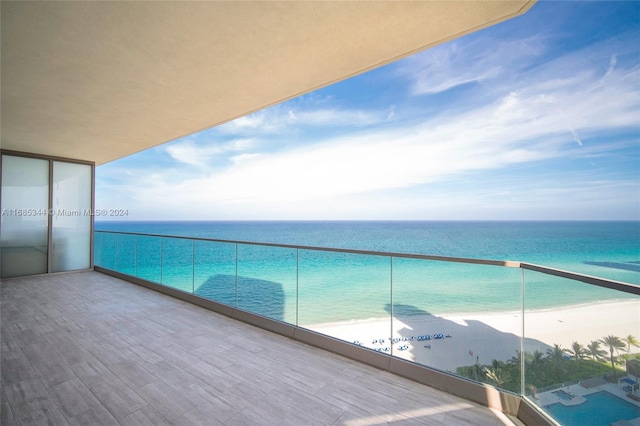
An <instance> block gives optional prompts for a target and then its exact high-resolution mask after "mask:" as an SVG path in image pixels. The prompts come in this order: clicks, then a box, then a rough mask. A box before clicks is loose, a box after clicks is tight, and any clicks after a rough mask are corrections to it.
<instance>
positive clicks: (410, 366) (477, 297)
mask: <svg viewBox="0 0 640 426" xmlns="http://www.w3.org/2000/svg"><path fill="white" fill-rule="evenodd" d="M95 263H96V269H98V270H100V271H103V272H107V273H109V274H113V275H114V276H117V277H121V278H124V279H127V280H130V281H132V282H136V283H138V284H141V285H143V286H147V287H149V288H153V289H155V290H158V291H161V292H165V293H167V294H170V295H172V296H175V297H178V298H181V299H184V300H186V301H189V302H191V303H195V304H198V305H201V306H204V307H207V308H209V309H212V310H214V311H217V312H220V313H223V314H225V315H227V316H230V317H232V318H236V319H239V320H241V321H244V322H247V323H250V324H253V325H257V326H259V327H261V328H264V329H267V330H270V331H273V332H275V333H278V334H282V335H284V336H287V337H290V338H292V339H294V340H299V341H301V342H303V343H307V344H311V345H314V346H318V347H320V348H323V349H326V350H329V351H332V352H335V353H338V354H342V355H345V356H347V357H349V358H352V359H355V360H357V361H360V362H363V363H366V364H369V365H371V366H374V367H376V368H379V369H382V370H387V371H389V372H392V373H395V374H398V375H401V376H404V377H407V378H410V379H412V380H414V381H417V382H420V383H423V384H427V385H429V386H433V387H436V388H439V389H441V390H444V391H446V392H448V393H450V394H454V395H459V396H463V397H464V398H467V399H470V400H473V401H475V402H478V403H480V404H482V405H485V406H488V407H492V408H495V409H498V410H502V411H503V412H505V413H508V414H510V415H514V416H516V415H517V416H518V417H520V418H521V419H522V420H524V421H525V422H535V423H539V422H541V421H551V420H550V419H548V418H546V414H544V413H550V414H551V415H552V416H554V417H555V418H556V419H557V420H559V421H560V422H561V423H562V424H572V423H571V421H572V419H573V418H574V417H575V413H573V412H570V411H567V410H568V407H574V408H576V411H577V412H579V413H581V415H588V416H593V415H594V414H593V412H594V411H595V412H600V411H601V410H599V408H598V407H599V405H598V404H600V405H602V404H603V402H602V401H600V399H601V398H614V399H613V402H612V401H607V402H606V404H605V405H610V404H611V403H618V404H619V407H618V408H617V409H616V410H617V411H616V412H615V413H613V414H610V415H609V414H607V415H604V417H603V418H602V419H601V421H602V424H609V423H613V422H614V421H618V420H625V421H626V420H633V419H637V418H640V404H639V403H638V401H637V392H636V391H635V389H633V388H632V389H631V391H629V390H628V389H625V383H626V385H627V387H629V386H631V387H632V386H633V383H632V382H633V381H634V379H633V377H632V374H631V373H630V372H629V370H628V369H627V370H626V371H625V366H624V359H625V357H624V356H623V355H625V353H624V352H625V351H624V349H625V348H624V347H623V346H624V345H623V344H622V341H620V342H617V343H616V342H614V343H616V345H618V343H619V345H618V346H615V345H614V346H607V344H606V343H605V342H604V340H607V339H606V338H607V337H616V336H620V337H616V338H617V339H620V338H625V337H627V336H629V335H633V336H636V335H638V334H640V333H638V332H639V331H640V330H639V323H638V320H637V312H638V311H640V305H639V303H640V299H639V298H638V295H639V294H640V288H639V287H638V286H635V285H632V284H625V283H622V282H616V281H611V280H606V279H600V278H595V277H589V276H585V275H580V274H575V273H570V272H565V271H560V270H556V269H552V268H547V267H542V266H536V265H531V264H526V263H520V262H508V261H492V260H480V259H464V258H446V257H439V256H426V255H414V254H402V253H383V252H370V251H361V250H347V249H330V248H321V247H305V246H294V245H283V244H265V243H252V242H241V241H227V240H212V239H206V238H185V237H171V236H162V235H149V234H138V233H125V232H109V231H97V232H96V237H95ZM340 283H342V284H340ZM347 284H348V285H347ZM498 295H499V296H500V297H498ZM556 299H558V300H564V301H565V302H563V303H565V304H566V303H568V302H566V301H567V300H570V301H571V302H570V305H571V306H562V305H557V303H558V300H556ZM459 301H463V302H464V304H465V307H467V308H469V307H471V308H472V309H474V310H475V312H467V313H459V312H460V309H459V306H456V302H459ZM363 318H369V319H364V320H363ZM609 340H611V339H609ZM613 340H615V339H613ZM594 342H595V343H594ZM587 348H589V349H590V350H591V352H589V351H588V350H587ZM606 349H610V350H611V354H609V351H607V350H606ZM630 349H631V346H629V348H628V349H627V351H626V352H627V354H628V353H629V350H630ZM614 351H615V354H614V353H613V352H614ZM621 351H622V352H621ZM609 355H611V356H609ZM614 355H615V356H614ZM634 356H635V355H633V354H630V355H627V358H629V359H630V358H632V357H634ZM611 358H615V359H611ZM609 361H611V362H612V363H611V364H609ZM630 374H631V375H630ZM629 375H630V376H629ZM626 376H629V377H626ZM625 377H626V378H625ZM620 380H628V382H629V383H627V382H624V383H623V382H620ZM596 382H597V383H596ZM630 383H631V384H630ZM532 407H536V408H532ZM532 413H534V414H532ZM585 413H586V414H585ZM530 416H534V417H530ZM534 419H535V420H534Z"/></svg>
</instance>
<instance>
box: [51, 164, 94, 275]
mask: <svg viewBox="0 0 640 426" xmlns="http://www.w3.org/2000/svg"><path fill="white" fill-rule="evenodd" d="M52 208H53V213H54V215H53V222H52V239H53V249H52V253H51V256H52V257H51V262H52V263H51V267H52V271H53V272H61V271H72V270H76V269H87V268H89V267H90V266H91V252H90V244H91V166H89V165H86V164H74V163H64V162H60V161H54V162H53V205H52Z"/></svg>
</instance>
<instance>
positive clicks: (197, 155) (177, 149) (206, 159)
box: [166, 138, 257, 169]
mask: <svg viewBox="0 0 640 426" xmlns="http://www.w3.org/2000/svg"><path fill="white" fill-rule="evenodd" d="M256 142H257V141H256V140H255V139H234V140H232V141H228V142H222V141H216V140H210V141H208V142H204V143H203V142H195V141H194V140H192V139H191V138H186V139H183V140H180V141H176V142H173V143H170V144H169V145H167V147H166V150H167V153H168V154H169V155H170V156H171V158H173V159H174V160H176V161H177V162H179V163H183V164H188V165H191V166H196V167H200V168H204V169H206V168H209V167H210V165H211V162H212V161H213V160H214V159H216V157H220V156H221V155H222V154H227V153H229V152H241V151H244V150H247V149H250V148H251V147H253V146H254V145H255V144H256Z"/></svg>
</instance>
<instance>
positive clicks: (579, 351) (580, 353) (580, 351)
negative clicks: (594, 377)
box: [567, 342, 587, 360]
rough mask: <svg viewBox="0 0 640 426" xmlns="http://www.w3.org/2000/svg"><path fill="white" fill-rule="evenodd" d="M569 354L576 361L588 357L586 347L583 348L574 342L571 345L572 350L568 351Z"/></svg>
mask: <svg viewBox="0 0 640 426" xmlns="http://www.w3.org/2000/svg"><path fill="white" fill-rule="evenodd" d="M567 352H568V353H570V354H571V355H573V356H574V357H575V358H576V360H578V359H582V358H584V357H585V356H586V355H587V351H586V350H585V348H584V346H582V345H581V344H580V343H578V342H573V343H572V344H571V349H567Z"/></svg>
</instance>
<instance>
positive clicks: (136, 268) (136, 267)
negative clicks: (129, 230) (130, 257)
mask: <svg viewBox="0 0 640 426" xmlns="http://www.w3.org/2000/svg"><path fill="white" fill-rule="evenodd" d="M139 238H140V236H139V235H136V254H135V256H134V257H135V262H136V265H135V270H136V277H137V276H138V239H139Z"/></svg>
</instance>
